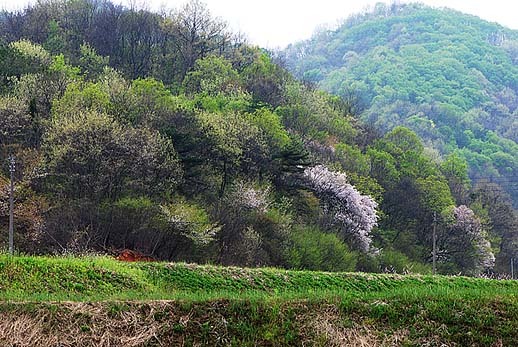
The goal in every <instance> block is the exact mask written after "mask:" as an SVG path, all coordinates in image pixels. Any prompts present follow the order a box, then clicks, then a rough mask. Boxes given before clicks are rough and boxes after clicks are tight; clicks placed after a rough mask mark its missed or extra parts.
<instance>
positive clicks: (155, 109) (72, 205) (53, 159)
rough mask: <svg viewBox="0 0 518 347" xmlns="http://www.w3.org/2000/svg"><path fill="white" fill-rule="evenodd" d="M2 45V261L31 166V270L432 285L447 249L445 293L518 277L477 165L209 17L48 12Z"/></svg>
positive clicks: (41, 6)
mask: <svg viewBox="0 0 518 347" xmlns="http://www.w3.org/2000/svg"><path fill="white" fill-rule="evenodd" d="M0 33H1V40H0V58H1V59H0V248H7V240H8V225H9V192H10V189H9V188H10V183H11V182H10V176H11V175H10V174H11V173H10V167H9V163H8V160H7V158H8V157H10V156H13V157H14V158H15V159H16V168H15V169H16V170H15V172H14V173H13V178H14V193H15V207H14V217H15V218H14V230H15V233H14V243H15V249H16V250H17V251H20V252H22V253H24V254H31V255H34V254H36V255H41V254H85V253H86V254H89V253H96V254H99V253H101V254H117V252H119V251H121V250H123V249H130V250H135V251H138V252H141V253H143V254H146V255H148V256H151V257H154V258H156V259H159V260H167V261H186V262H197V263H209V264H219V265H234V266H248V267H259V266H272V267H279V268H288V269H297V270H323V271H364V272H391V273H420V274H430V273H431V272H432V271H433V269H432V263H433V258H434V257H433V254H432V243H433V241H432V240H433V236H432V235H433V230H435V231H436V236H437V251H436V260H437V262H436V263H437V271H438V272H439V273H442V274H459V273H461V274H463V275H473V276H478V275H481V274H486V275H494V274H495V273H496V274H499V275H500V274H501V275H506V276H509V275H510V263H511V261H512V259H516V258H518V256H517V254H518V253H517V252H518V218H517V217H516V216H517V213H516V211H515V210H513V208H512V204H511V202H510V200H509V199H508V198H507V197H506V195H505V192H503V191H502V190H501V189H499V187H498V186H497V185H494V184H492V183H490V182H481V183H480V184H472V182H471V181H470V179H469V177H468V167H467V164H466V160H465V159H464V158H463V152H462V151H461V152H459V153H453V154H452V155H449V156H445V157H442V158H438V156H437V155H436V154H437V153H436V152H433V151H432V150H430V147H429V144H428V143H427V142H424V143H423V141H422V140H421V139H420V138H419V137H418V136H417V135H416V133H415V132H413V131H412V130H410V129H409V128H407V127H401V126H398V127H394V128H393V129H391V131H388V132H387V133H384V134H380V133H379V131H378V130H377V129H375V128H373V127H372V126H370V125H369V124H365V123H363V122H362V121H361V120H359V119H358V118H356V117H355V115H354V112H353V111H354V110H353V109H352V108H351V103H350V100H348V99H347V98H340V97H337V96H333V95H331V94H329V93H326V92H323V91H320V90H318V89H316V88H313V87H312V86H311V85H307V84H305V83H303V82H301V81H299V80H297V79H296V78H295V77H294V76H292V75H291V74H290V73H289V72H288V71H287V70H286V69H284V68H283V67H282V65H281V64H277V60H276V58H275V56H274V55H273V54H271V53H270V52H267V51H265V50H262V49H260V48H258V47H253V46H250V45H247V44H246V43H244V42H242V41H241V40H240V36H239V35H235V34H234V33H232V32H231V31H230V30H229V29H228V26H227V24H226V23H225V22H224V21H222V20H221V19H218V18H214V17H213V16H212V15H211V14H210V13H209V11H208V10H207V7H206V6H205V5H204V4H203V3H201V2H200V1H198V0H193V1H190V2H188V3H187V4H185V5H184V6H182V7H181V8H178V9H175V10H174V11H172V12H169V13H153V12H150V11H146V10H140V9H137V8H126V7H124V6H119V5H116V4H113V3H111V2H109V1H94V0H58V1H41V2H38V3H37V4H35V5H33V6H29V7H28V8H27V9H25V10H23V11H19V12H2V13H1V14H0ZM509 70H510V71H511V70H512V69H511V68H510V69H509ZM506 73H507V72H506ZM373 76H374V75H373ZM509 81H511V82H510V83H513V82H512V81H513V80H512V79H509ZM382 109H383V108H380V110H382ZM506 119H507V118H506ZM508 128H511V127H508ZM484 131H485V130H484ZM495 131H497V130H495ZM488 134H489V133H488ZM494 134H496V132H495V133H494ZM488 136H489V135H488ZM498 136H500V135H498ZM498 136H497V135H494V136H493V135H492V137H491V138H492V139H497V140H498V141H497V142H498V143H499V144H498V146H500V145H501V146H504V145H505V146H507V144H509V143H511V142H509V141H507V142H506V141H504V140H501V138H500V137H498ZM502 136H503V135H502ZM495 141H496V140H495ZM481 143H484V144H485V143H486V142H481ZM498 146H497V145H495V146H493V147H491V148H497V147H498ZM505 146H504V147H505ZM498 148H500V147H498ZM502 148H503V147H502ZM506 148H507V147H506ZM509 148H511V149H512V148H514V147H512V146H511V147H509ZM499 151H500V150H499ZM502 151H503V152H502V153H503V154H502V156H501V157H502V161H501V162H502V163H505V162H507V161H506V160H507V159H505V158H508V156H509V155H511V156H512V154H511V152H509V151H507V152H506V150H505V151H504V150H503V149H502ZM506 153H507V154H506ZM506 155H507V156H506ZM504 159H505V160H504ZM515 159H516V158H515V157H513V158H512V160H515ZM468 160H470V158H468ZM513 165H514V164H513Z"/></svg>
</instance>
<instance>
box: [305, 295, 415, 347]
mask: <svg viewBox="0 0 518 347" xmlns="http://www.w3.org/2000/svg"><path fill="white" fill-rule="evenodd" d="M350 318H352V319H355V317H350ZM357 319H358V322H352V323H350V324H347V326H345V325H344V322H343V321H342V319H341V318H340V312H339V310H338V308H337V307H336V306H334V305H328V306H326V307H322V309H321V310H319V312H317V313H316V314H315V316H314V317H312V319H311V320H310V321H309V323H308V325H306V326H305V327H304V330H305V331H306V332H307V333H308V334H307V335H306V336H308V337H309V338H307V339H306V341H305V343H304V345H306V346H326V347H343V346H354V347H394V346H401V345H402V344H403V343H404V342H405V341H406V339H407V337H408V331H406V330H398V331H395V332H393V333H391V334H389V335H385V333H382V331H381V329H376V327H374V326H373V325H372V324H369V323H368V322H365V321H362V320H361V319H360V318H359V317H358V318H357Z"/></svg>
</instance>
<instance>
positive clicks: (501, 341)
mask: <svg viewBox="0 0 518 347" xmlns="http://www.w3.org/2000/svg"><path fill="white" fill-rule="evenodd" d="M0 300H1V302H0V311H1V313H0V314H1V315H2V319H1V320H0V345H2V346H4V345H7V346H10V345H11V346H14V345H36V346H51V345H64V346H67V345H70V346H72V345H74V346H103V345H104V346H108V345H112V346H113V345H118V344H121V345H124V346H132V345H134V346H137V345H138V346H140V345H145V346H154V345H157V346H159V345H187V346H188V345H210V346H213V345H235V346H246V345H250V346H255V345H267V346H271V345H274V346H281V345H310V346H313V345H316V346H318V345H322V346H329V345H337V346H340V345H347V344H350V345H361V344H362V343H363V344H364V345H366V346H367V345H368V346H377V345H379V346H382V345H408V346H412V345H415V346H421V345H429V346H440V345H446V346H453V345H462V346H463V345H470V346H472V345H474V346H491V345H494V346H513V345H518V281H496V280H486V279H475V278H466V277H444V276H417V275H405V276H403V275H384V274H358V273H324V272H310V271H286V270H279V269H244V268H235V267H227V268H225V267H216V266H199V265H189V264H167V263H120V262H118V261H115V260H112V259H108V258H48V257H15V258H10V257H8V256H5V255H0Z"/></svg>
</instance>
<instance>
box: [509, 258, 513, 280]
mask: <svg viewBox="0 0 518 347" xmlns="http://www.w3.org/2000/svg"><path fill="white" fill-rule="evenodd" d="M510 263H511V279H512V280H514V258H511V262H510Z"/></svg>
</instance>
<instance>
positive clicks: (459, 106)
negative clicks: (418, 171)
mask: <svg viewBox="0 0 518 347" xmlns="http://www.w3.org/2000/svg"><path fill="white" fill-rule="evenodd" d="M285 56H286V61H287V64H288V66H289V69H290V70H291V71H292V72H293V73H294V74H295V75H296V76H297V77H299V78H301V79H304V80H307V81H311V82H314V83H317V84H318V85H319V87H321V88H323V89H325V90H327V91H330V92H332V93H334V94H337V95H340V96H343V97H345V98H346V99H350V100H351V101H353V102H352V104H353V108H354V109H355V112H357V113H361V118H362V119H363V120H364V121H366V122H368V123H369V124H372V125H374V126H375V127H376V128H378V129H381V130H383V131H385V132H386V131H389V130H391V129H392V128H394V127H396V126H398V125H404V126H406V127H409V128H410V129H412V130H414V131H415V132H417V133H418V134H419V135H420V137H421V138H422V139H423V140H424V142H425V145H426V146H427V147H428V148H429V149H432V150H438V151H439V153H441V154H443V155H444V154H446V153H453V152H456V153H458V154H459V155H460V156H462V157H464V158H466V159H467V161H468V163H469V165H470V176H471V178H473V179H474V180H475V182H477V181H480V180H483V179H489V180H491V181H492V182H495V183H498V184H499V185H501V186H502V187H503V188H504V189H505V190H506V191H507V192H508V193H509V194H511V195H512V197H513V200H514V203H515V205H516V204H518V145H517V141H518V31H515V30H514V31H513V30H510V29H506V28H504V27H502V26H500V25H498V24H495V23H488V22H486V21H483V20H481V19H479V18H477V17H474V16H470V15H466V14H462V13H460V12H456V11H453V10H449V9H434V8H430V7H427V6H425V5H420V4H407V5H392V6H389V5H384V4H378V5H376V7H375V8H374V9H373V10H372V11H371V12H369V13H364V14H358V15H355V16H353V17H350V18H349V19H347V20H346V21H345V22H344V23H343V24H342V25H341V26H340V27H338V28H337V29H336V30H327V31H320V32H318V33H316V34H315V35H314V36H313V37H312V38H311V39H310V40H307V41H304V42H299V43H296V44H294V45H291V46H289V47H288V48H287V49H286V51H285Z"/></svg>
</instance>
